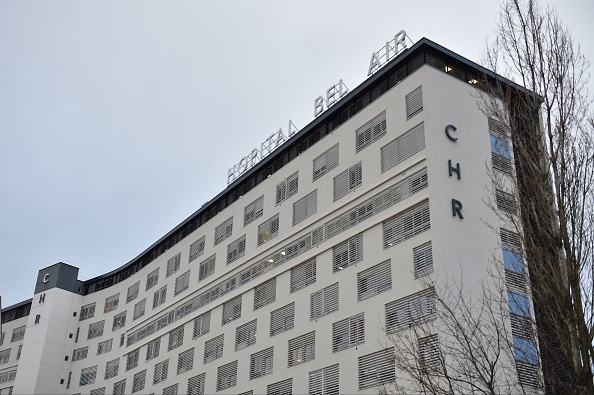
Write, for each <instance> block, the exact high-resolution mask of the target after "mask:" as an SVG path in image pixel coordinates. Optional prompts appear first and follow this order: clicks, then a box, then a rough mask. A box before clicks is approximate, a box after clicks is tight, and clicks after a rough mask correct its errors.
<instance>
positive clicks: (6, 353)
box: [0, 348, 74, 365]
mask: <svg viewBox="0 0 594 395" xmlns="http://www.w3.org/2000/svg"><path fill="white" fill-rule="evenodd" d="M10 350H11V349H10V348H9V349H7V350H2V351H0V365H3V364H5V363H8V361H9V360H10ZM17 359H18V358H17ZM73 359H74V358H73Z"/></svg>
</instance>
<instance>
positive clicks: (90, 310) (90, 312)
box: [13, 303, 95, 336]
mask: <svg viewBox="0 0 594 395" xmlns="http://www.w3.org/2000/svg"><path fill="white" fill-rule="evenodd" d="M94 315H95V303H89V304H86V305H84V306H83V307H81V308H80V318H79V321H83V320H86V319H89V318H93V316H94ZM16 329H18V328H15V330H16ZM23 335H24V330H23ZM13 336H14V332H13Z"/></svg>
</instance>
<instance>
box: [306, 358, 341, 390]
mask: <svg viewBox="0 0 594 395" xmlns="http://www.w3.org/2000/svg"><path fill="white" fill-rule="evenodd" d="M339 382H340V381H339V378H338V364H336V365H332V366H328V367H327V368H323V369H318V370H314V371H313V372H309V392H308V393H309V394H311V395H338V394H339V389H338V388H339V387H338V385H339Z"/></svg>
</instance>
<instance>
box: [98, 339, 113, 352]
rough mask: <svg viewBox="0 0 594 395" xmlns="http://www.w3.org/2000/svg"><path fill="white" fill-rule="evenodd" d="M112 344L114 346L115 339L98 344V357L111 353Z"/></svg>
mask: <svg viewBox="0 0 594 395" xmlns="http://www.w3.org/2000/svg"><path fill="white" fill-rule="evenodd" d="M112 344H113V339H109V340H105V341H103V342H101V343H99V344H97V355H101V354H105V353H106V352H110V351H111V346H112Z"/></svg>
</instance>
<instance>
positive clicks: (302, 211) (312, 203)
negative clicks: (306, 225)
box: [293, 189, 318, 226]
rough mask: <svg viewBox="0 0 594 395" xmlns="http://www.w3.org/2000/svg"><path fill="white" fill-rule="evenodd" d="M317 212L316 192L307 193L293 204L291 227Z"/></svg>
mask: <svg viewBox="0 0 594 395" xmlns="http://www.w3.org/2000/svg"><path fill="white" fill-rule="evenodd" d="M317 211H318V190H317V189H316V190H315V191H313V192H311V193H309V194H308V195H307V196H305V197H304V198H302V199H300V200H298V201H297V202H295V203H294V204H293V226H295V225H297V224H298V223H299V222H301V221H303V220H304V219H306V218H307V217H309V216H311V215H313V214H315V213H316V212H317Z"/></svg>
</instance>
